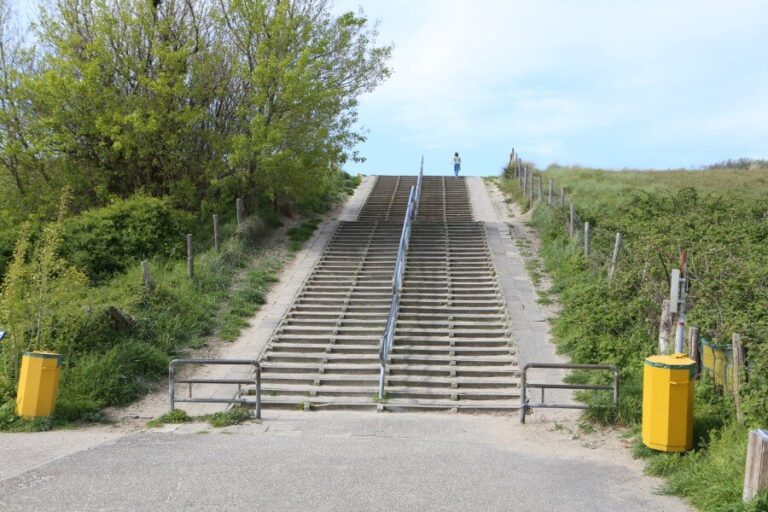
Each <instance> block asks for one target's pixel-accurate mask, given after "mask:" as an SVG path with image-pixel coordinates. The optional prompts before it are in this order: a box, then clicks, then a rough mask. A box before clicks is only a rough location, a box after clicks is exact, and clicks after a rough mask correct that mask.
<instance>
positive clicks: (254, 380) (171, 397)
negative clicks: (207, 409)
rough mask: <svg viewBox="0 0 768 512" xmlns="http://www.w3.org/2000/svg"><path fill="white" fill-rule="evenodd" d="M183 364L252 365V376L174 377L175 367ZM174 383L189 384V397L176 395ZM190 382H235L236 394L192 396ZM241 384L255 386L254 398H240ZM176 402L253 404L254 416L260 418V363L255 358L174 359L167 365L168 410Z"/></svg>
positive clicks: (174, 405)
mask: <svg viewBox="0 0 768 512" xmlns="http://www.w3.org/2000/svg"><path fill="white" fill-rule="evenodd" d="M184 364H226V365H248V366H253V371H254V373H253V377H251V378H243V379H206V378H194V377H193V378H186V379H177V378H176V367H177V366H179V365H184ZM176 384H188V385H189V397H188V398H177V397H176ZM192 384H237V389H238V395H236V396H234V397H229V398H192ZM243 384H253V385H254V386H256V400H251V399H247V398H240V397H239V391H240V388H241V386H242V385H243ZM176 402H193V403H205V404H211V403H213V404H246V405H255V406H256V410H255V416H256V418H257V419H261V365H260V364H259V362H258V361H257V360H255V359H174V360H173V361H171V362H170V364H169V365H168V405H169V407H170V410H171V411H173V409H174V408H175V407H176Z"/></svg>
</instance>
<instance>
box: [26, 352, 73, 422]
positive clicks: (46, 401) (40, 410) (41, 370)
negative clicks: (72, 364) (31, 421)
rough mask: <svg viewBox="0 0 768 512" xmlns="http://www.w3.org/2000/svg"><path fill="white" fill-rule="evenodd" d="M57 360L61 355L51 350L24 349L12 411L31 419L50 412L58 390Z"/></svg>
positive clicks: (58, 369) (54, 404)
mask: <svg viewBox="0 0 768 512" xmlns="http://www.w3.org/2000/svg"><path fill="white" fill-rule="evenodd" d="M61 359H62V356H61V355H59V354H54V353H52V352H24V355H23V356H22V358H21V372H20V375H19V389H18V392H17V393H16V414H18V415H19V416H21V417H22V418H34V417H37V416H50V415H51V413H53V408H54V407H55V406H56V393H57V392H58V391H59V376H60V374H61Z"/></svg>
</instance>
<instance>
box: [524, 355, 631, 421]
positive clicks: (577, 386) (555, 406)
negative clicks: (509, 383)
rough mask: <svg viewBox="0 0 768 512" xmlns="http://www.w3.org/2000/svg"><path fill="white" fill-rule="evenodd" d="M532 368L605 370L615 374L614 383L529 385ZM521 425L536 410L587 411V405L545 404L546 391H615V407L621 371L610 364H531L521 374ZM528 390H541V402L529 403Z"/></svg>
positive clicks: (538, 383)
mask: <svg viewBox="0 0 768 512" xmlns="http://www.w3.org/2000/svg"><path fill="white" fill-rule="evenodd" d="M531 368H543V369H557V370H605V371H610V372H612V373H613V383H612V385H610V386H601V385H596V384H548V383H545V382H535V383H529V382H528V376H527V372H528V370H529V369H531ZM520 386H521V388H522V389H521V390H520V423H525V416H526V414H528V411H529V410H531V409H534V408H547V409H587V408H588V407H589V406H588V405H585V404H558V403H545V402H544V390H545V389H578V390H603V391H609V390H612V391H613V407H614V408H616V407H617V406H618V404H619V369H618V368H617V367H615V366H613V365H610V364H568V363H529V364H526V365H525V366H524V367H523V371H522V372H521V373H520ZM528 388H538V389H541V401H540V402H539V403H536V404H531V403H529V400H528Z"/></svg>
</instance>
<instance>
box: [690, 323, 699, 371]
mask: <svg viewBox="0 0 768 512" xmlns="http://www.w3.org/2000/svg"><path fill="white" fill-rule="evenodd" d="M688 357H690V358H691V359H693V360H694V361H696V375H699V374H700V373H701V352H700V351H699V328H698V327H691V329H690V330H689V331H688Z"/></svg>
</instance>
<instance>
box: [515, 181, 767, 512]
mask: <svg viewBox="0 0 768 512" xmlns="http://www.w3.org/2000/svg"><path fill="white" fill-rule="evenodd" d="M542 175H543V176H544V180H545V181H544V182H545V184H546V181H547V179H548V178H552V179H553V180H554V183H555V186H556V190H559V188H560V187H561V186H562V187H563V188H564V189H565V191H566V193H567V196H568V198H569V200H570V201H573V203H574V204H575V206H576V210H577V212H578V215H579V217H580V218H581V219H583V220H585V221H589V222H590V225H591V226H592V227H593V228H594V230H593V235H594V236H593V238H592V254H591V256H590V257H588V258H586V257H584V255H583V249H582V246H581V241H580V240H579V239H576V240H571V239H570V238H569V236H568V234H567V233H566V231H565V229H564V226H565V223H566V221H567V218H568V211H567V207H556V208H550V207H548V206H546V205H543V204H540V205H538V206H535V207H534V211H533V212H532V220H531V223H532V225H533V226H534V227H535V228H536V229H537V230H538V232H539V234H540V236H541V238H542V241H543V247H542V254H541V255H542V257H543V260H544V265H545V268H546V270H547V272H548V273H549V274H550V275H551V276H552V278H553V281H554V287H553V289H552V292H553V293H555V294H557V297H558V300H559V302H560V303H561V304H562V312H561V315H560V317H559V318H558V319H557V320H556V321H555V324H554V335H555V340H556V342H557V344H558V346H559V349H560V350H561V351H562V352H563V353H566V354H568V355H569V356H570V357H571V358H572V359H573V360H574V361H575V362H584V363H614V364H617V365H619V366H620V367H621V368H622V375H621V377H622V386H621V397H622V398H621V403H620V406H619V410H618V413H617V414H615V415H614V414H613V412H612V411H611V409H610V408H609V407H607V405H608V399H607V397H605V396H595V397H592V398H586V397H585V399H587V400H590V403H591V405H592V408H591V409H590V411H588V417H590V418H591V419H593V420H596V421H604V422H607V421H614V420H615V421H618V422H619V423H621V424H624V425H626V426H628V427H630V431H633V432H635V433H637V430H638V423H639V421H640V411H641V407H640V406H641V399H642V396H641V395H642V361H643V358H644V357H645V356H648V355H651V354H653V353H655V351H656V344H657V342H656V340H657V338H658V326H659V314H660V306H661V301H662V299H663V298H665V297H666V296H668V293H669V292H668V272H669V269H671V268H674V267H676V266H677V259H678V254H679V251H680V250H681V249H686V250H687V251H688V254H689V267H688V268H689V278H690V281H691V285H690V286H691V289H690V295H689V301H690V305H691V309H690V311H689V316H688V321H689V322H688V324H689V325H696V326H699V327H700V328H701V332H702V336H704V337H706V338H708V339H710V340H714V341H718V342H721V343H723V342H728V341H729V340H730V337H731V334H732V333H734V332H738V333H740V334H742V337H743V339H744V341H745V345H746V348H747V350H748V363H749V371H748V382H747V383H746V385H745V389H743V390H742V395H741V398H742V401H743V403H744V404H745V405H744V411H745V421H744V422H743V423H738V422H737V421H736V420H735V414H734V399H733V397H732V395H731V394H730V393H729V392H728V390H725V391H724V390H721V389H717V388H716V386H714V384H713V383H712V380H711V377H710V376H707V375H703V376H702V377H701V378H700V379H699V382H698V384H697V388H696V409H695V411H696V412H695V434H694V435H695V450H694V451H692V452H690V453H688V454H684V455H666V454H661V453H654V452H651V451H650V450H647V449H643V448H642V447H641V446H639V444H638V449H637V450H636V451H637V454H638V455H641V456H645V457H647V458H648V466H647V470H648V472H649V473H651V474H655V475H661V476H664V477H666V478H667V487H666V490H667V491H668V492H670V493H674V494H678V495H681V496H684V497H686V498H687V499H689V500H690V501H691V503H693V504H694V505H695V506H697V507H699V508H700V509H702V510H707V511H723V510H766V509H768V497H766V496H763V497H762V498H761V500H759V501H758V502H756V503H753V504H752V505H749V506H745V505H743V504H742V503H741V488H742V483H743V473H744V460H745V451H746V436H747V432H748V430H749V428H753V427H762V428H765V427H766V426H768V402H767V401H766V400H767V399H768V383H767V381H768V279H766V275H767V274H766V268H768V250H767V249H768V199H767V198H768V171H767V170H765V169H754V170H733V169H715V170H708V171H674V172H672V171H671V172H642V171H621V172H610V171H609V172H606V171H600V170H592V169H581V168H563V167H557V166H552V167H550V168H549V169H547V171H546V172H544V173H542ZM501 186H502V188H503V190H504V191H505V192H506V193H507V195H508V196H509V197H510V198H511V199H512V200H515V201H516V202H518V203H519V204H521V205H522V206H523V207H524V208H526V209H527V208H529V207H530V205H529V204H528V202H527V201H526V200H525V199H524V198H523V195H522V193H521V191H520V188H519V186H518V184H517V182H516V181H515V180H514V179H512V180H502V182H501ZM545 190H546V185H545ZM545 194H546V192H545ZM617 231H619V232H621V233H622V234H623V235H624V239H625V245H624V247H623V248H622V251H621V253H620V257H619V265H618V272H617V274H616V276H615V278H614V279H613V280H612V281H609V280H608V279H607V267H608V262H609V260H610V255H611V252H612V248H613V242H614V235H615V233H616V232H617ZM574 378H575V379H584V378H585V377H584V376H579V375H576V376H574Z"/></svg>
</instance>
